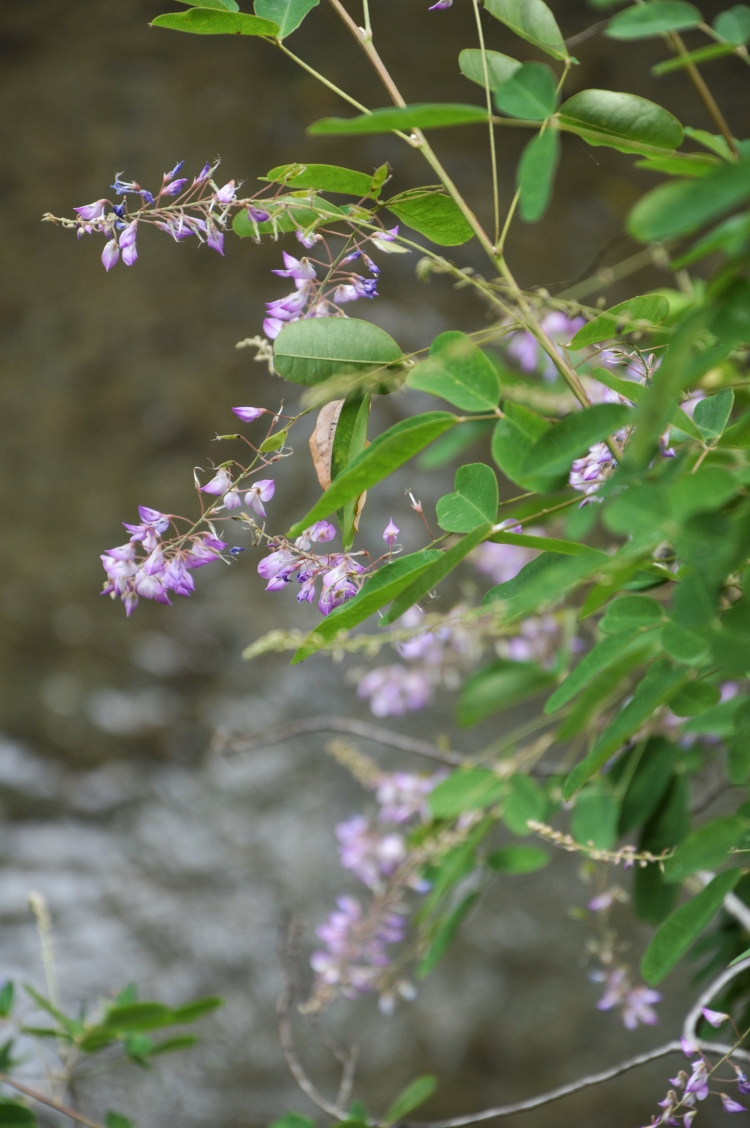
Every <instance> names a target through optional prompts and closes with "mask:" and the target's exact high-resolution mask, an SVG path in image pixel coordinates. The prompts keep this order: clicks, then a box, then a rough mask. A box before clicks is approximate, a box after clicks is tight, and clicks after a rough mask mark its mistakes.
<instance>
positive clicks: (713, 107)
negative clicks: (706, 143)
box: [667, 31, 740, 160]
mask: <svg viewBox="0 0 750 1128" xmlns="http://www.w3.org/2000/svg"><path fill="white" fill-rule="evenodd" d="M667 38H668V39H669V42H670V43H671V44H672V47H673V48H674V51H675V54H677V55H680V56H681V57H682V58H683V59H686V58H687V57H688V55H689V52H688V49H687V47H686V46H685V44H684V43H683V40H682V36H681V35H680V34H679V33H678V32H676V31H670V32H669V34H668V36H667ZM685 70H686V71H687V73H688V75H689V77H690V81H691V82H692V84H693V86H694V87H695V89H696V90H697V91H698V95H699V97H700V99H701V101H702V102H703V105H704V106H705V107H706V109H707V110H708V114H709V117H710V118H711V120H712V121H713V123H714V125H715V126H716V128H717V129H718V131H719V133H721V134H722V136H723V138H724V140H725V141H726V143H727V145H728V146H729V149H730V151H731V152H732V153H733V154H734V158H735V160H738V159H739V155H740V151H739V149H738V148H737V142H736V141H735V139H734V137H733V136H732V131H731V129H730V128H729V126H728V125H727V122H726V119H725V117H724V115H723V113H722V112H721V110H720V109H719V107H718V105H717V103H716V100H715V98H714V96H713V94H712V93H711V91H710V90H709V89H708V87H707V86H706V83H705V81H704V78H703V75H702V74H701V72H700V71H699V70H698V68H697V66H696V65H695V63H694V62H692V61H689V62H687V63H686V64H685Z"/></svg>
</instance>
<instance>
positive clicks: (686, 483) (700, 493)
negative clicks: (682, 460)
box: [668, 466, 739, 524]
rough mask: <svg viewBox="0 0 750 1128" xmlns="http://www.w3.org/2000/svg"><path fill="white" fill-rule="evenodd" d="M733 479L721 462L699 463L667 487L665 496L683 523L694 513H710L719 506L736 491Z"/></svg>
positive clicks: (673, 511) (736, 483)
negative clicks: (689, 472) (666, 495)
mask: <svg viewBox="0 0 750 1128" xmlns="http://www.w3.org/2000/svg"><path fill="white" fill-rule="evenodd" d="M738 489H739V485H738V482H737V480H736V479H735V478H734V477H733V475H732V474H730V473H729V471H728V470H725V469H724V468H723V467H721V466H701V467H700V469H699V470H697V471H696V472H695V473H694V474H688V475H686V476H685V477H684V478H678V479H677V481H676V482H675V483H674V484H673V485H671V486H670V487H669V491H668V497H669V502H670V505H671V507H672V513H673V515H674V517H675V519H676V520H677V521H679V523H680V524H684V523H685V522H686V521H688V520H689V519H690V518H691V517H693V516H695V515H696V514H698V513H710V512H712V511H713V510H716V509H721V507H722V506H723V505H724V504H725V503H726V502H727V501H729V499H730V498H731V497H734V495H735V494H736V493H737V491H738Z"/></svg>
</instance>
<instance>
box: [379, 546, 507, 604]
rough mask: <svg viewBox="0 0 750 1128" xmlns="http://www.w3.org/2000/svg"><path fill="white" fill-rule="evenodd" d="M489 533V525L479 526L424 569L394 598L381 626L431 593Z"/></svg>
mask: <svg viewBox="0 0 750 1128" xmlns="http://www.w3.org/2000/svg"><path fill="white" fill-rule="evenodd" d="M489 531H490V526H489V525H485V526H480V528H478V529H475V530H474V532H473V533H470V534H469V535H468V536H466V537H462V538H461V540H460V541H459V542H458V544H454V545H453V547H452V548H449V549H448V551H447V552H443V553H442V554H441V556H440V559H439V560H436V561H435V563H434V564H431V565H430V566H429V568H425V570H424V572H422V573H421V574H420V576H419V578H418V579H417V580H415V581H414V583H413V584H409V586H408V588H406V590H405V591H402V592H401V594H400V595H397V596H396V598H395V599H394V601H393V603H392V604H391V607H390V609H389V611H388V613H387V615H384V616H383V618H382V620H381V622H382V624H383V626H386V625H387V624H388V623H394V622H395V621H396V620H397V619H400V618H401V616H402V615H403V614H404V612H405V611H408V609H409V608H410V607H412V606H413V605H414V604H415V603H417V602H418V601H419V600H420V599H422V598H423V597H424V596H425V595H427V593H428V592H430V591H432V589H433V588H434V587H435V585H436V584H438V583H440V581H441V580H442V579H443V578H444V577H445V576H447V575H448V573H449V572H452V571H453V569H454V568H455V567H456V566H457V565H458V564H460V563H461V561H462V560H463V559H464V557H466V556H468V554H469V553H470V552H471V551H472V550H473V549H475V548H476V547H477V545H479V544H481V543H482V541H483V540H485V539H486V537H487V533H488V532H489Z"/></svg>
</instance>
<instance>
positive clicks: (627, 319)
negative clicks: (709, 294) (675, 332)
mask: <svg viewBox="0 0 750 1128" xmlns="http://www.w3.org/2000/svg"><path fill="white" fill-rule="evenodd" d="M668 313H669V302H668V301H667V299H666V298H664V297H662V296H661V294H644V295H643V296H642V297H640V298H630V299H629V301H626V302H620V304H619V305H616V306H612V308H611V309H608V310H607V312H606V313H600V314H599V316H598V317H595V318H594V320H593V321H589V323H588V325H584V326H583V328H581V329H579V330H578V332H577V333H576V335H575V337H574V338H573V340H572V341H571V342H570V347H571V348H572V349H582V348H583V347H584V346H585V345H596V344H599V342H600V341H608V340H609V339H610V338H611V337H617V336H619V335H620V334H622V333H631V332H632V331H633V330H634V329H643V328H648V327H649V326H651V325H658V324H659V323H660V322H662V321H663V320H664V318H665V317H666V316H667V314H668ZM643 323H645V324H643ZM597 371H598V369H597ZM621 382H623V381H621ZM628 390H629V391H630V389H628Z"/></svg>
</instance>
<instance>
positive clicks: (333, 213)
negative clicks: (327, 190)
mask: <svg viewBox="0 0 750 1128" xmlns="http://www.w3.org/2000/svg"><path fill="white" fill-rule="evenodd" d="M256 203H257V205H258V206H259V207H263V208H264V209H265V210H266V211H268V212H269V214H270V216H271V218H270V219H267V220H264V221H263V222H262V223H255V222H253V220H251V219H250V216H249V215H248V213H247V211H246V210H245V209H244V208H243V209H242V211H238V212H237V213H236V214H235V217H234V219H233V220H232V230H233V231H234V233H235V235H238V236H239V237H240V239H248V238H249V239H255V238H257V233H259V234H261V235H274V236H275V235H276V234H277V233H278V232H279V231H288V232H291V231H303V230H306V229H307V228H311V227H314V226H315V225H316V224H319V223H326V222H330V221H331V220H335V219H343V218H344V217H345V214H346V213H345V212H343V211H342V210H341V208H339V207H337V206H336V204H333V203H331V201H330V200H325V199H324V198H323V197H322V196H312V198H311V196H310V195H309V194H308V195H306V196H277V197H276V198H275V199H274V200H257V201H256Z"/></svg>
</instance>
